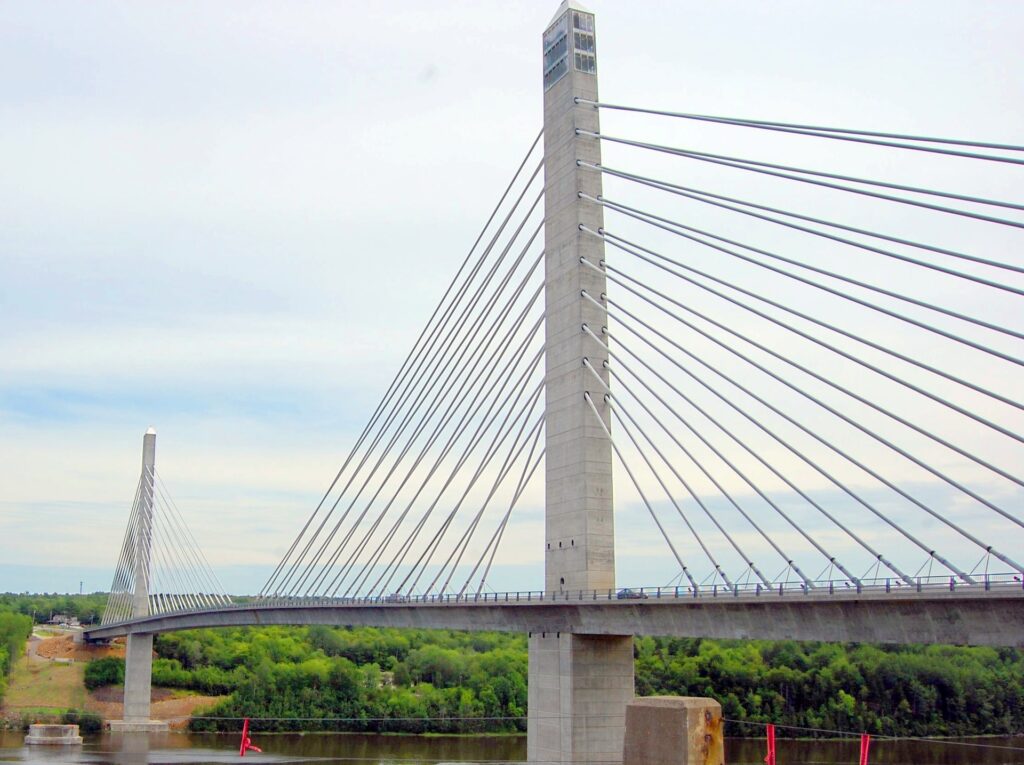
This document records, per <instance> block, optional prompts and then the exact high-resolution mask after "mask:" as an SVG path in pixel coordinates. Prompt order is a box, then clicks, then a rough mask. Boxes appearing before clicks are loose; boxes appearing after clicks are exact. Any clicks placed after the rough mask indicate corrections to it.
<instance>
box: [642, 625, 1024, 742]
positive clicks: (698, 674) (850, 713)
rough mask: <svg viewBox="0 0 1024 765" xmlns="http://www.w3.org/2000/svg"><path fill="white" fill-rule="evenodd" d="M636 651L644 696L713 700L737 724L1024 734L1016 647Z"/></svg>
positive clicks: (715, 646) (1021, 666)
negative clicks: (741, 722) (697, 697)
mask: <svg viewBox="0 0 1024 765" xmlns="http://www.w3.org/2000/svg"><path fill="white" fill-rule="evenodd" d="M635 654H636V692H637V694H638V695H642V696H648V695H658V694H678V695H687V696H711V697H713V698H716V699H718V700H719V701H720V702H721V704H722V712H723V715H724V716H725V717H727V718H730V719H733V720H746V721H751V722H755V723H768V722H771V723H776V724H784V725H794V726H801V727H805V728H817V729H824V730H833V731H835V730H842V731H850V730H852V731H864V732H868V733H876V734H886V735H898V736H939V735H941V736H964V735H978V734H986V733H987V734H1017V733H1024V654H1022V653H1021V652H1020V651H1016V650H1012V649H993V648H961V647H954V646H934V645H933V646H885V647H882V646H873V645H842V644H837V643H796V642H792V641H749V640H746V641H716V640H685V639H671V638H649V637H646V638H641V639H639V640H637V641H636V644H635ZM734 730H735V729H734ZM755 732H759V731H757V729H756V728H751V729H750V733H751V734H754V733H755ZM799 735H812V734H810V733H808V732H800V733H799ZM818 735H821V736H826V735H827V734H825V733H821V734H818Z"/></svg>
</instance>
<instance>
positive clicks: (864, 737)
mask: <svg viewBox="0 0 1024 765" xmlns="http://www.w3.org/2000/svg"><path fill="white" fill-rule="evenodd" d="M870 748H871V736H870V735H869V734H867V733H861V734H860V765H868V749H870Z"/></svg>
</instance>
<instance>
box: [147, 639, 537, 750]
mask: <svg viewBox="0 0 1024 765" xmlns="http://www.w3.org/2000/svg"><path fill="white" fill-rule="evenodd" d="M156 651H157V655H158V658H157V659H156V660H155V661H154V664H153V682H154V684H156V685H164V686H169V687H176V688H190V689H194V690H198V691H202V692H204V693H211V694H230V696H229V698H228V699H226V700H225V701H223V702H221V703H220V704H218V705H217V706H216V707H214V708H213V709H212V710H209V711H207V712H206V713H205V714H204V717H212V718H217V717H221V718H240V717H253V718H258V717H262V718H279V719H273V720H262V721H259V722H254V727H255V728H256V729H259V730H355V731H385V732H407V733H426V732H459V733H471V732H500V731H508V732H511V731H522V730H525V729H526V723H525V719H523V718H524V717H525V715H526V675H527V666H526V640H525V638H524V637H523V636H520V635H505V634H498V633H462V632H448V631H427V630H390V629H373V628H363V629H358V630H356V629H332V628H329V627H310V628H285V627H267V628H262V629H250V628H238V629H227V630H196V631H192V632H180V633H172V634H168V635H161V636H159V637H158V638H157V641H156ZM296 718H305V719H296ZM328 718H334V719H333V720H331V719H328ZM191 727H192V729H193V730H220V729H226V730H235V729H236V728H237V727H238V725H237V722H236V721H234V720H231V721H227V720H225V721H218V720H211V719H202V718H195V719H193V720H192V721H191Z"/></svg>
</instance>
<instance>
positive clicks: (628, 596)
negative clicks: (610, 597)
mask: <svg viewBox="0 0 1024 765" xmlns="http://www.w3.org/2000/svg"><path fill="white" fill-rule="evenodd" d="M615 597H616V598H618V599H619V600H646V599H647V593H646V592H643V591H641V590H631V589H629V588H628V587H626V588H624V589H621V590H619V591H618V593H616V595H615Z"/></svg>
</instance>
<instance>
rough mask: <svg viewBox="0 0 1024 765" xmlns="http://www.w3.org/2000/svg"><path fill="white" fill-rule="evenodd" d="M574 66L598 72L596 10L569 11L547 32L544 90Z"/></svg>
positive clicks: (579, 69)
mask: <svg viewBox="0 0 1024 765" xmlns="http://www.w3.org/2000/svg"><path fill="white" fill-rule="evenodd" d="M570 27H571V29H570ZM570 66H572V67H573V68H574V69H575V70H576V71H577V72H585V73H586V74H595V73H596V72H597V43H596V39H595V37H594V16H593V14H590V13H582V12H580V11H576V10H573V11H567V12H566V13H564V14H562V16H561V17H560V18H559V19H557V20H556V21H555V22H554V23H553V24H552V25H551V26H550V27H549V28H548V30H547V31H546V32H545V33H544V90H548V89H549V88H550V87H551V86H552V85H554V84H555V83H556V82H558V81H559V80H560V79H562V77H563V76H565V74H566V72H568V71H569V67H570Z"/></svg>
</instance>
